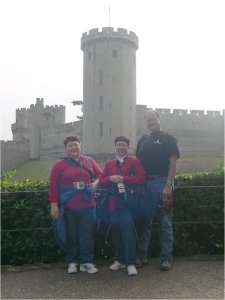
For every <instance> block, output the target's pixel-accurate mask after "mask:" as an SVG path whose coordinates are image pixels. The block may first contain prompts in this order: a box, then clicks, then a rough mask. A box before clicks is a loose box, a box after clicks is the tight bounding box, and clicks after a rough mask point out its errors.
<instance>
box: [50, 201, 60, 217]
mask: <svg viewBox="0 0 225 300" xmlns="http://www.w3.org/2000/svg"><path fill="white" fill-rule="evenodd" d="M51 217H52V219H53V220H57V219H58V218H59V207H58V203H52V204H51Z"/></svg>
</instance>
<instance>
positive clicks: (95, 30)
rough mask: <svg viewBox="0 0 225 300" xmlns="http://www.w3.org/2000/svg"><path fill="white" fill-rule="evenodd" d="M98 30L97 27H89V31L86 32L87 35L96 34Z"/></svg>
mask: <svg viewBox="0 0 225 300" xmlns="http://www.w3.org/2000/svg"><path fill="white" fill-rule="evenodd" d="M98 32H99V30H98V28H93V29H90V30H89V32H88V35H89V36H95V35H97V34H98Z"/></svg>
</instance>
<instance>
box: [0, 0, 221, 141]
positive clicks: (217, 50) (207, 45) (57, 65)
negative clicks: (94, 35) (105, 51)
mask: <svg viewBox="0 0 225 300" xmlns="http://www.w3.org/2000/svg"><path fill="white" fill-rule="evenodd" d="M109 6H110V14H109ZM109 15H110V17H109ZM224 16H225V1H224V0H185V1H184V0H138V1H136V0H129V1H128V0H111V1H104V0H83V1H82V0H0V43H1V46H0V97H1V139H4V140H7V139H12V134H11V124H12V123H15V121H16V120H15V110H16V108H22V107H25V108H29V107H30V104H32V103H35V102H36V98H37V97H38V98H44V104H45V105H55V104H58V105H61V104H62V105H65V106H66V122H71V121H74V120H75V119H76V115H77V114H79V112H78V111H77V109H76V108H75V107H74V106H73V105H72V104H71V101H72V100H76V99H82V97H83V66H82V63H83V53H82V51H81V50H80V38H81V36H82V33H83V32H86V31H88V30H90V29H92V28H102V27H107V26H109V25H110V26H111V27H115V28H117V27H122V28H126V29H128V30H131V31H134V32H135V33H136V34H137V36H138V37H139V49H138V51H137V103H138V104H146V105H148V107H154V108H156V107H160V108H163V107H165V108H171V109H173V108H183V109H204V110H222V109H223V108H224V104H223V103H224V99H225V88H224V86H225V30H224V29H225V17H224Z"/></svg>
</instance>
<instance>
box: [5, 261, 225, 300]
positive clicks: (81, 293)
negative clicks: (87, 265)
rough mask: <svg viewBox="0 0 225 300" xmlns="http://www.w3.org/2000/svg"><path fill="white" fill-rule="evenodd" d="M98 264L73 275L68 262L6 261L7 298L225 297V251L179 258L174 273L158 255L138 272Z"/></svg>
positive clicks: (104, 263)
mask: <svg viewBox="0 0 225 300" xmlns="http://www.w3.org/2000/svg"><path fill="white" fill-rule="evenodd" d="M96 263H97V265H98V267H99V273H97V274H87V273H82V272H78V273H76V274H68V273H67V269H66V268H67V266H66V265H65V264H64V263H60V264H51V265H38V266H22V267H16V268H14V267H7V266H2V277H1V281H2V284H1V299H224V263H223V256H202V255H201V256H194V257H193V256H192V257H179V258H176V259H175V261H174V268H173V269H172V270H171V271H168V272H161V271H159V269H158V259H156V258H153V259H151V260H150V261H149V263H148V265H146V266H144V267H142V268H141V269H139V273H138V276H133V277H129V276H128V275H127V272H126V270H120V271H117V272H115V271H114V272H113V271H109V269H108V266H109V264H110V263H111V261H109V260H106V261H97V262H96Z"/></svg>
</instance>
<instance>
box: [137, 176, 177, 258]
mask: <svg viewBox="0 0 225 300" xmlns="http://www.w3.org/2000/svg"><path fill="white" fill-rule="evenodd" d="M166 182H167V176H164V177H161V178H158V179H155V180H148V181H146V189H147V195H148V197H149V205H150V213H149V215H148V216H147V217H146V226H145V229H144V232H143V234H142V235H141V236H140V238H139V239H138V244H137V256H138V258H139V259H141V260H142V259H145V258H147V254H148V247H149V244H150V238H151V226H152V221H153V219H154V217H157V220H158V223H159V225H158V226H159V231H158V238H159V243H160V250H161V251H160V260H164V259H172V258H173V228H172V215H173V212H172V208H171V209H170V211H169V213H168V214H165V215H161V214H160V213H159V209H158V205H160V204H161V200H162V197H161V196H160V195H162V191H163V188H164V187H165V185H166Z"/></svg>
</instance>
